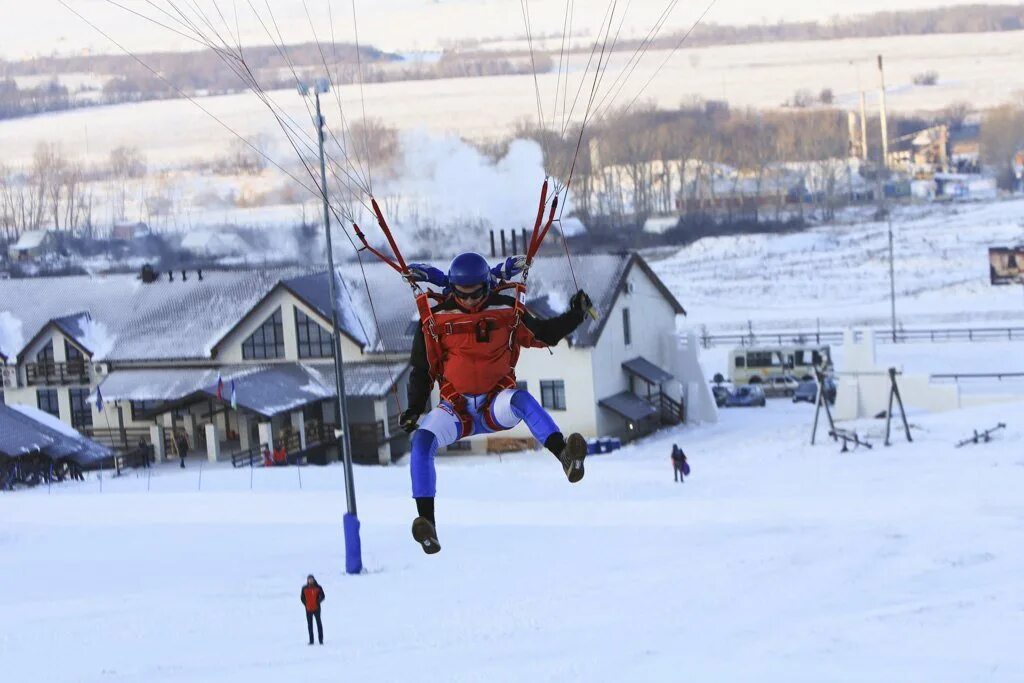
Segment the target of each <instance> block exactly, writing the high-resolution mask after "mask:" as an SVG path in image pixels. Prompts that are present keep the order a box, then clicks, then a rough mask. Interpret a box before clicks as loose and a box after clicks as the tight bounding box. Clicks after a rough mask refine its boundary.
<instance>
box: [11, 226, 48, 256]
mask: <svg viewBox="0 0 1024 683" xmlns="http://www.w3.org/2000/svg"><path fill="white" fill-rule="evenodd" d="M48 234H50V231H49V230H28V231H26V232H23V233H21V237H19V238H18V241H17V242H15V243H14V245H13V246H12V247H11V249H14V250H15V251H28V250H29V249H36V248H38V247H39V245H41V244H42V243H43V241H44V240H46V236H47V235H48Z"/></svg>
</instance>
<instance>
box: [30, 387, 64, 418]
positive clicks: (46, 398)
mask: <svg viewBox="0 0 1024 683" xmlns="http://www.w3.org/2000/svg"><path fill="white" fill-rule="evenodd" d="M36 405H38V406H39V410H42V411H43V412H44V413H49V414H50V415H53V416H54V417H56V418H60V405H59V404H58V403H57V390H56V389H40V390H38V391H37V392H36Z"/></svg>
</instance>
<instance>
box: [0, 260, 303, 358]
mask: <svg viewBox="0 0 1024 683" xmlns="http://www.w3.org/2000/svg"><path fill="white" fill-rule="evenodd" d="M310 272H313V271H312V269H310V268H278V269H261V270H251V271H227V270H210V271H203V279H202V280H199V279H198V277H196V276H195V275H192V276H190V277H189V279H188V280H186V281H181V279H180V278H175V280H174V281H173V282H169V281H167V280H166V279H161V280H158V281H157V282H153V283H151V284H143V283H142V281H141V280H140V279H139V278H138V277H137V276H136V275H127V274H126V275H106V276H87V275H78V276H72V277H46V278H19V279H10V280H0V313H2V312H4V311H6V312H9V314H10V315H11V316H12V317H13V318H14V319H15V320H16V321H17V322H20V323H21V326H22V329H24V330H35V331H41V330H42V329H43V327H44V326H46V325H47V324H49V323H51V322H54V321H57V320H58V319H63V318H65V317H76V316H78V320H79V322H81V320H82V318H81V312H86V311H87V312H88V313H89V317H90V318H91V320H92V321H93V322H95V323H99V324H101V325H102V326H103V327H104V328H105V330H106V332H107V336H108V337H109V338H110V339H109V341H110V344H109V346H110V348H109V350H108V351H107V353H106V354H105V356H104V357H105V358H106V359H107V360H112V361H119V360H133V361H146V360H193V359H197V360H198V359H208V358H210V352H211V350H212V348H213V345H214V344H215V343H216V342H217V341H218V340H220V339H221V338H222V337H223V335H224V332H225V331H227V330H228V329H230V328H231V327H233V326H234V325H235V324H236V323H237V322H238V321H239V320H240V319H241V318H242V317H243V316H244V315H245V314H246V313H248V312H249V311H250V310H252V309H253V308H254V307H255V306H256V305H257V304H258V303H259V302H260V301H262V300H263V299H264V298H265V297H266V295H267V294H268V293H269V292H270V291H271V290H272V289H273V288H274V287H275V286H277V285H278V284H279V282H280V281H281V280H282V279H285V278H291V277H295V276H298V275H305V274H308V273H310ZM68 324H70V323H68ZM25 346H27V345H26V344H22V345H21V346H20V347H19V348H17V349H10V348H5V349H4V351H5V352H7V353H8V355H9V356H14V355H20V354H21V352H22V351H23V350H24V348H25Z"/></svg>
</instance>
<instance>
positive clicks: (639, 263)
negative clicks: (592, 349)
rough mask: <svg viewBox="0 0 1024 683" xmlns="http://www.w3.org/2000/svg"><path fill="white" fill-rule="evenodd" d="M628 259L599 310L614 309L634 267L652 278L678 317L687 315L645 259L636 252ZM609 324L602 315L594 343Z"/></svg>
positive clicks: (605, 316)
mask: <svg viewBox="0 0 1024 683" xmlns="http://www.w3.org/2000/svg"><path fill="white" fill-rule="evenodd" d="M626 258H627V259H628V261H627V262H626V264H625V267H624V268H623V271H622V273H621V274H620V275H619V276H618V278H617V279H616V280H615V282H614V291H613V292H612V293H611V294H610V296H609V297H608V300H607V302H606V303H605V305H604V306H601V307H599V308H598V310H601V311H608V310H609V309H610V308H611V307H612V304H613V303H614V301H615V300H616V299H617V298H618V297H619V295H620V294H621V293H622V292H623V290H624V289H625V288H626V283H627V282H628V278H629V274H630V272H631V271H632V270H633V268H634V267H636V268H639V269H640V272H642V273H644V274H645V275H646V276H647V277H648V278H650V280H651V282H653V283H654V286H655V288H656V289H657V290H658V291H659V292H661V295H662V296H664V297H665V299H666V300H667V301H668V302H669V304H670V305H671V306H672V308H673V310H675V312H676V315H686V309H685V308H683V305H682V304H681V303H679V299H677V298H676V297H675V295H674V294H672V292H670V291H669V289H668V287H666V286H665V283H664V282H662V281H661V278H659V277H658V276H657V275H656V274H655V272H654V271H653V270H651V267H650V266H649V265H648V264H647V261H645V260H644V259H643V258H641V257H640V255H639V254H636V253H635V252H631V253H630V254H628V255H627V257H626ZM588 291H589V290H588ZM594 303H597V300H596V299H595V300H594ZM587 320H588V321H590V318H587ZM607 323H608V316H607V315H602V316H601V318H600V320H598V322H597V323H596V328H597V329H596V330H594V332H593V340H594V341H593V343H595V344H596V343H597V340H598V338H600V336H601V332H603V331H604V326H605V325H606V324H607Z"/></svg>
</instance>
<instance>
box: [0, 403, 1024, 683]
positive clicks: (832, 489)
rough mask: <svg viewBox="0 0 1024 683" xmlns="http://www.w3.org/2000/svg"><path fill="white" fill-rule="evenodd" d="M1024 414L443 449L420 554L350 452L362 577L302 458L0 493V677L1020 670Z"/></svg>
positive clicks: (763, 677) (806, 414)
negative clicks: (981, 437)
mask: <svg viewBox="0 0 1024 683" xmlns="http://www.w3.org/2000/svg"><path fill="white" fill-rule="evenodd" d="M1022 407H1024V405H1022V404H1016V405H1006V406H1001V407H996V408H986V409H984V410H974V411H962V412H957V413H947V414H944V415H935V416H915V418H914V424H915V432H914V433H915V442H914V443H913V444H906V443H902V442H901V441H900V440H899V439H896V441H895V445H894V446H893V447H891V448H888V449H886V448H883V447H882V446H881V444H880V443H878V442H877V439H873V440H875V441H876V446H875V448H874V449H873V450H860V451H857V452H853V453H848V454H840V453H839V452H838V450H839V449H838V447H837V446H836V445H834V444H832V443H830V442H826V443H822V442H819V445H817V446H815V447H811V446H809V445H808V443H807V441H808V437H809V431H810V421H811V408H810V406H806V405H805V406H793V405H791V404H788V403H786V402H770V404H769V407H768V408H766V409H747V410H744V409H735V410H728V411H724V412H723V414H722V419H721V421H720V423H719V424H717V425H715V426H709V427H701V428H690V429H679V430H676V431H672V432H665V433H663V434H662V435H659V436H657V437H654V438H651V439H649V440H647V441H644V442H642V443H641V444H638V445H636V446H631V447H627V448H625V449H623V450H622V451H620V452H618V453H616V454H614V455H609V456H597V457H594V458H592V459H591V460H590V461H589V464H588V470H587V477H586V479H585V480H584V481H583V482H582V483H581V484H580V485H578V486H576V487H571V486H569V485H568V484H567V483H566V482H565V481H564V478H563V476H562V474H561V472H560V471H559V468H558V466H557V464H556V463H555V462H554V460H553V459H552V458H551V457H550V456H549V455H547V454H542V453H527V454H518V455H511V456H505V457H503V458H502V459H501V461H499V460H498V459H497V458H496V457H490V458H487V459H485V458H483V457H468V458H467V457H462V458H456V457H451V458H445V459H443V460H442V462H441V464H440V468H439V482H440V495H441V498H440V499H439V503H438V516H439V523H440V533H441V539H442V542H443V544H444V550H443V552H442V553H441V554H440V555H438V556H434V557H428V556H425V555H423V554H422V552H421V551H420V549H419V548H418V547H417V546H416V545H415V544H414V543H413V541H412V540H411V539H410V537H409V531H408V526H409V522H410V518H411V515H412V510H413V506H412V502H411V501H410V500H409V499H408V497H407V496H408V493H407V489H408V481H407V480H408V470H407V467H406V466H404V465H400V466H395V467H391V468H359V469H358V470H357V473H356V479H357V481H356V484H357V491H358V496H359V504H360V517H361V519H362V523H363V530H362V532H363V533H362V538H363V549H364V561H365V564H366V568H367V573H366V574H365V575H363V576H358V577H350V576H345V575H344V574H343V573H342V565H343V542H342V533H341V523H340V520H341V516H342V513H343V511H344V495H343V490H342V480H341V472H342V471H341V468H340V467H338V466H331V467H329V468H326V469H318V468H305V469H303V470H302V471H301V484H302V488H301V489H300V488H299V475H300V472H299V471H297V470H295V469H286V470H268V471H262V470H258V471H255V472H252V473H251V474H252V475H254V476H253V479H252V490H250V471H248V470H231V469H230V468H227V469H224V468H216V469H210V468H207V469H206V470H205V471H204V472H203V473H202V479H201V482H200V475H199V468H198V462H196V463H193V464H192V465H191V467H190V469H188V470H186V471H184V472H181V471H179V470H176V469H175V468H174V467H161V468H159V469H158V470H157V472H156V474H154V475H153V477H152V480H151V481H148V482H147V479H146V478H145V477H138V478H137V477H136V476H135V475H134V474H130V475H128V476H126V477H122V478H120V479H117V480H111V479H106V480H105V481H104V482H103V491H102V493H101V492H100V491H99V483H98V482H97V481H96V480H94V479H93V480H90V481H88V482H86V483H84V484H74V485H65V486H61V487H60V488H55V489H53V490H52V492H49V494H48V492H47V490H46V489H45V488H43V489H38V490H35V491H30V492H21V493H17V494H13V495H3V496H0V548H2V550H0V576H2V577H3V581H2V582H0V661H2V662H3V672H4V675H3V679H4V680H5V681H17V682H20V681H29V680H47V681H54V682H57V681H75V682H76V683H77V682H83V681H147V682H160V681H190V682H197V681H211V682H212V681H217V682H218V683H223V682H231V681H239V682H244V683H256V682H258V681H273V682H275V683H276V682H278V681H282V680H303V681H328V680H332V681H333V680H339V679H342V680H363V681H394V680H423V681H434V680H436V681H480V680H487V681H555V680H557V681H679V680H707V681H711V680H757V681H787V682H792V681H840V680H845V681H865V680H870V681H896V680H900V681H910V680H921V681H923V680H939V681H967V680H986V681H1017V680H1020V675H1021V672H1022V671H1024V653H1022V652H1021V649H1020V648H1019V646H1018V640H1019V634H1020V633H1021V631H1022V630H1024V597H1022V596H1024V503H1022V501H1021V497H1020V491H1021V490H1022V487H1024V455H1022V453H1024V449H1022V443H1024V438H1022V432H1021V423H1020V417H1021V415H1022V414H1024V410H1022ZM1000 420H1001V421H1004V422H1006V423H1007V424H1008V425H1009V428H1008V429H1007V430H1006V431H1005V432H1003V433H1001V434H999V436H998V437H997V438H996V440H995V441H994V442H992V443H990V444H987V445H978V446H969V447H967V448H964V449H954V448H953V443H954V442H955V441H956V440H958V439H959V438H962V437H963V436H965V435H966V434H968V433H970V431H971V430H972V429H976V428H982V427H989V426H992V425H994V424H995V423H996V422H997V421H1000ZM860 429H861V432H862V433H864V432H865V431H866V432H867V433H869V434H877V433H878V432H879V431H880V429H881V424H880V423H874V424H872V425H871V426H870V427H868V428H867V429H865V427H864V426H863V425H862V426H861V427H860ZM869 438H871V437H869ZM673 442H678V443H679V444H681V445H682V446H683V447H684V448H685V449H686V451H687V453H688V455H689V457H690V460H691V463H692V466H693V476H692V477H691V478H690V480H689V481H687V483H686V484H685V485H679V484H674V483H673V482H672V476H671V470H670V465H669V458H668V455H669V453H668V452H669V449H670V447H671V444H672V443H673ZM147 484H148V487H149V490H148V491H147ZM200 488H201V490H200ZM309 572H313V573H314V574H316V575H317V578H318V579H319V580H320V582H321V583H322V584H323V585H324V587H325V590H326V593H327V602H326V603H325V605H324V622H325V629H326V641H327V644H326V645H325V647H324V648H322V649H321V648H309V647H307V646H306V644H305V637H306V634H305V627H304V619H303V616H302V608H301V606H300V605H299V603H298V600H297V598H298V592H299V587H300V585H301V583H302V581H303V580H304V578H305V576H306V574H307V573H309Z"/></svg>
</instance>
